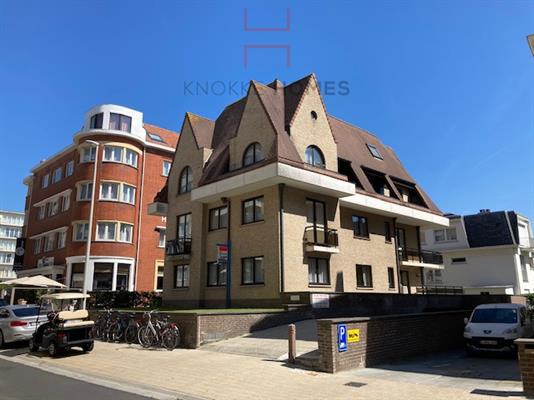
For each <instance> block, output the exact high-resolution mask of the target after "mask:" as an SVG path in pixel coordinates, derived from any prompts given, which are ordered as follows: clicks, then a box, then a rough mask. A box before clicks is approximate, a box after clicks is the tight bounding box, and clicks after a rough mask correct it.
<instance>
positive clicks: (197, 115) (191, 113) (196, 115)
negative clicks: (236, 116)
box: [185, 111, 215, 122]
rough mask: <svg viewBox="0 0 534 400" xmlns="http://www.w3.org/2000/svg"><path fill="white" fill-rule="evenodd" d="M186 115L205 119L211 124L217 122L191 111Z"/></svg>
mask: <svg viewBox="0 0 534 400" xmlns="http://www.w3.org/2000/svg"><path fill="white" fill-rule="evenodd" d="M185 113H186V114H188V115H194V116H195V117H199V118H202V119H205V120H207V121H210V122H215V121H214V120H212V119H209V118H208V117H204V116H202V115H199V114H195V113H194V112H191V111H186V112H185Z"/></svg>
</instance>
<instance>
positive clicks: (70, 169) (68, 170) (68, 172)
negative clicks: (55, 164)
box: [65, 160, 74, 178]
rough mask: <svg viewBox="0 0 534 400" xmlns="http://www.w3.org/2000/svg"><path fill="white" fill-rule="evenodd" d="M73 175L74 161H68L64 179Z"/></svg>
mask: <svg viewBox="0 0 534 400" xmlns="http://www.w3.org/2000/svg"><path fill="white" fill-rule="evenodd" d="M72 174H74V160H70V161H69V162H68V163H67V165H65V178H66V177H67V176H72Z"/></svg>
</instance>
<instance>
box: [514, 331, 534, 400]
mask: <svg viewBox="0 0 534 400" xmlns="http://www.w3.org/2000/svg"><path fill="white" fill-rule="evenodd" d="M515 344H516V345H517V354H518V358H519V369H520V371H521V380H522V381H523V394H524V395H525V396H527V397H529V398H532V397H533V396H534V339H517V340H516V341H515Z"/></svg>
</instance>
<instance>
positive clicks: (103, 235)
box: [96, 222, 117, 241]
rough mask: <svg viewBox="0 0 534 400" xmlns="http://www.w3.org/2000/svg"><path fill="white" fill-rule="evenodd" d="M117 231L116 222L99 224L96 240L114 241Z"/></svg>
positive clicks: (97, 225)
mask: <svg viewBox="0 0 534 400" xmlns="http://www.w3.org/2000/svg"><path fill="white" fill-rule="evenodd" d="M116 230H117V223H116V222H97V223H96V240H105V241H114V240H115V233H116V232H115V231H116Z"/></svg>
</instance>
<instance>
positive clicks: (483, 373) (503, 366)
mask: <svg viewBox="0 0 534 400" xmlns="http://www.w3.org/2000/svg"><path fill="white" fill-rule="evenodd" d="M374 368H375V369H377V370H387V371H397V372H413V373H418V374H431V375H441V376H447V377H456V378H472V379H484V380H495V381H516V382H520V381H521V375H520V372H519V366H518V362H517V359H516V358H515V357H513V358H512V357H510V356H504V355H498V354H480V355H477V356H472V357H467V356H466V355H465V353H464V352H463V351H454V352H447V353H439V354H435V355H433V356H430V357H428V356H426V357H417V358H413V359H409V360H404V361H402V362H395V363H389V364H382V365H378V366H376V367H374Z"/></svg>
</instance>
